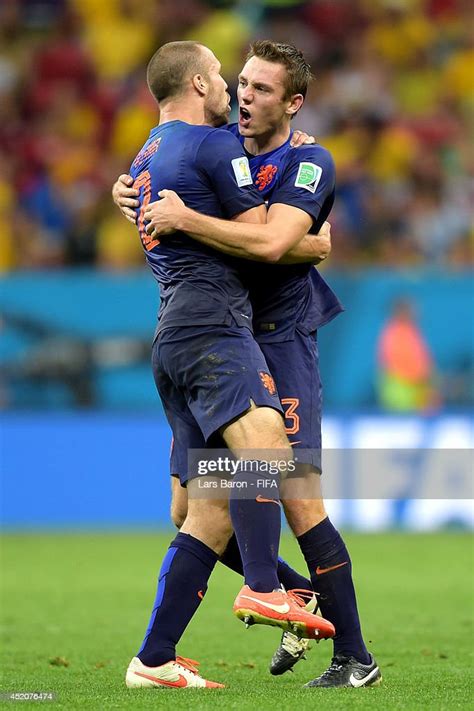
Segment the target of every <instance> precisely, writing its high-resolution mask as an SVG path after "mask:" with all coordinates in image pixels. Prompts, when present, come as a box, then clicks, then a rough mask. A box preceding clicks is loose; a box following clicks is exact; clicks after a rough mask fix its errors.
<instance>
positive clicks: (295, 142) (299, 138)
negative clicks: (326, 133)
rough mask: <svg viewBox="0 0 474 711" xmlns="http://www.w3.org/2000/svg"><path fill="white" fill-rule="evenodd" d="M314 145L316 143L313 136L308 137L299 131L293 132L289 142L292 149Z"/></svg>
mask: <svg viewBox="0 0 474 711" xmlns="http://www.w3.org/2000/svg"><path fill="white" fill-rule="evenodd" d="M314 143H316V139H315V137H314V136H308V134H307V133H305V132H304V131H299V130H298V129H296V131H293V135H292V136H291V141H290V146H291V147H292V148H298V147H299V146H312V145H313V144H314Z"/></svg>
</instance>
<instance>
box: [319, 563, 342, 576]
mask: <svg viewBox="0 0 474 711" xmlns="http://www.w3.org/2000/svg"><path fill="white" fill-rule="evenodd" d="M348 562H349V561H347V560H345V561H344V563H338V564H337V565H330V566H329V568H321V567H320V566H319V565H318V567H317V568H316V575H324V573H330V572H331V570H336V569H337V568H342V566H343V565H347V563H348Z"/></svg>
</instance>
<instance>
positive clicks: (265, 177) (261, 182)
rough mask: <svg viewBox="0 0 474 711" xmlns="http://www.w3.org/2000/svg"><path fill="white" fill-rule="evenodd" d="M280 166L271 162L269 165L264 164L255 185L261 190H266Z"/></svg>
mask: <svg viewBox="0 0 474 711" xmlns="http://www.w3.org/2000/svg"><path fill="white" fill-rule="evenodd" d="M277 170H278V168H277V166H276V165H272V164H271V163H269V164H268V165H262V167H261V168H260V170H259V171H258V173H257V178H256V180H255V185H256V186H257V188H258V189H259V190H265V188H266V187H267V186H268V185H270V183H271V182H272V180H273V178H274V177H275V174H276V172H277Z"/></svg>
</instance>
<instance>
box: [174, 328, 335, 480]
mask: <svg viewBox="0 0 474 711" xmlns="http://www.w3.org/2000/svg"><path fill="white" fill-rule="evenodd" d="M259 345H260V348H261V350H262V352H263V355H264V356H265V361H266V363H267V366H268V369H269V371H270V373H271V374H272V375H273V378H274V381H275V384H276V387H277V390H278V393H279V396H280V400H281V404H282V407H283V411H284V413H285V429H286V433H287V435H288V439H289V440H290V442H291V443H292V445H293V448H294V450H295V455H296V456H297V457H298V461H299V462H301V463H302V464H309V465H311V466H312V467H313V468H315V469H316V470H318V471H321V404H322V393H321V379H320V376H319V351H318V344H317V340H316V334H315V333H311V334H303V333H300V332H299V331H296V332H295V336H294V338H293V339H292V340H287V341H283V342H278V343H260V344H259ZM261 404H263V403H261ZM174 425H175V426H174V427H173V434H174V439H173V446H172V449H171V457H170V469H171V474H172V475H175V476H179V478H180V481H181V483H182V484H184V483H185V482H186V480H187V478H188V475H187V473H185V472H187V466H188V453H187V450H188V449H189V448H192V449H201V448H204V447H205V446H206V442H205V439H204V438H203V435H202V433H201V432H200V430H199V428H198V427H197V426H193V424H192V422H187V421H186V420H183V418H182V417H180V418H178V421H177V422H175V423H174ZM177 425H178V426H177ZM179 425H180V426H181V430H180V427H179ZM207 446H211V447H212V446H214V447H223V446H224V444H223V443H222V441H220V442H212V441H211V442H208V443H207Z"/></svg>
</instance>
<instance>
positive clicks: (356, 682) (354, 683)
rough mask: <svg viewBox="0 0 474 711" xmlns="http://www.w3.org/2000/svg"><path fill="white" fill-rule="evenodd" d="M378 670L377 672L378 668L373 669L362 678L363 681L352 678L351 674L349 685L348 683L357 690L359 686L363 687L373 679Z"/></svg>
mask: <svg viewBox="0 0 474 711" xmlns="http://www.w3.org/2000/svg"><path fill="white" fill-rule="evenodd" d="M378 670H379V668H378V667H375V669H372V671H371V672H370V674H367V676H364V678H363V679H357V678H356V677H355V676H354V674H351V675H350V677H349V683H350V685H351V686H354V687H355V688H356V689H357V688H358V687H359V686H364V685H365V684H367V682H369V681H370V680H371V679H373V678H374V676H376V675H377V672H378Z"/></svg>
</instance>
